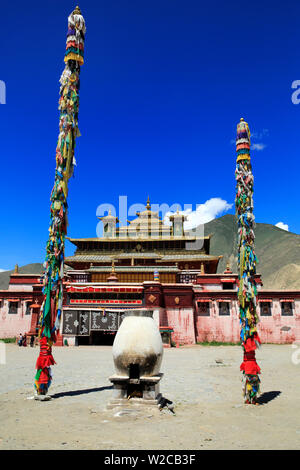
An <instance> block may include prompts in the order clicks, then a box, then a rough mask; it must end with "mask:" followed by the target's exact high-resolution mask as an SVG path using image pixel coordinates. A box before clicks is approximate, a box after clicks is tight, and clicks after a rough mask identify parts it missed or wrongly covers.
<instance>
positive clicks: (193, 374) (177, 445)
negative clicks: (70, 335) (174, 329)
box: [0, 344, 300, 450]
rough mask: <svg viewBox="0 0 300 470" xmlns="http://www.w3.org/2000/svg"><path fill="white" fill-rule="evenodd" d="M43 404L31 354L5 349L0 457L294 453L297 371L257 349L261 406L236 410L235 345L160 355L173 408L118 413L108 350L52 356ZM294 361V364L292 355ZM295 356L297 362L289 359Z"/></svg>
mask: <svg viewBox="0 0 300 470" xmlns="http://www.w3.org/2000/svg"><path fill="white" fill-rule="evenodd" d="M53 354H54V358H55V360H56V362H57V365H55V366H53V367H52V373H53V383H52V386H51V388H50V394H51V395H52V397H53V398H52V400H51V401H49V402H43V403H41V402H37V401H35V400H33V399H32V396H33V379H34V374H35V370H34V366H35V362H36V359H37V356H38V348H30V347H27V348H23V347H22V348H19V347H18V346H16V345H14V344H6V364H0V423H1V428H0V449H11V450H12V449H87V450H88V449H105V450H124V449H126V450H140V449H143V450H158V449H159V450H202V449H299V448H300V393H299V390H300V378H299V372H300V364H298V365H297V362H300V361H296V362H295V361H292V355H293V354H295V349H293V348H292V345H263V346H262V348H261V349H260V350H259V351H258V352H257V361H258V364H259V365H260V367H261V369H262V374H261V381H262V395H261V401H262V403H263V404H262V405H261V406H250V405H244V404H243V399H242V394H241V390H242V384H241V373H240V372H239V366H240V363H241V361H242V350H241V347H239V346H200V345H195V346H191V347H181V348H172V349H165V350H164V357H163V362H162V367H161V371H162V372H163V373H164V376H163V378H162V381H161V393H162V394H163V396H164V397H166V398H168V399H169V400H171V401H172V402H173V403H174V405H175V414H172V413H171V412H170V411H169V410H167V409H165V410H163V411H159V410H158V409H156V408H153V409H150V408H149V409H148V408H147V409H141V410H140V409H139V410H136V409H135V407H134V406H132V405H131V403H130V401H129V402H128V406H126V408H125V409H124V410H123V412H120V411H119V410H117V409H111V410H108V409H106V405H107V404H108V403H109V401H110V398H111V396H112V388H111V383H110V382H109V380H108V377H109V376H110V375H112V374H113V373H114V366H113V360H112V347H110V346H80V347H63V348H54V353H53ZM294 357H295V356H294ZM298 357H299V355H298Z"/></svg>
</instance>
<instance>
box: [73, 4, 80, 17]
mask: <svg viewBox="0 0 300 470" xmlns="http://www.w3.org/2000/svg"><path fill="white" fill-rule="evenodd" d="M73 14H74V15H81V10H80V8H79V6H78V5H77V7H76V8H75V10H74V11H73Z"/></svg>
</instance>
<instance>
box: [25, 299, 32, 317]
mask: <svg viewBox="0 0 300 470" xmlns="http://www.w3.org/2000/svg"><path fill="white" fill-rule="evenodd" d="M30 305H31V302H26V310H25V315H30V314H31V311H30Z"/></svg>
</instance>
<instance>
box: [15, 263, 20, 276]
mask: <svg viewBox="0 0 300 470" xmlns="http://www.w3.org/2000/svg"><path fill="white" fill-rule="evenodd" d="M18 273H19V266H18V265H17V264H16V265H15V274H18Z"/></svg>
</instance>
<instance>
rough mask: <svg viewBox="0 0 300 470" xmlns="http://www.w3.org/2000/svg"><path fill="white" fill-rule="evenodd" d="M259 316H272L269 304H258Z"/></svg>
mask: <svg viewBox="0 0 300 470" xmlns="http://www.w3.org/2000/svg"><path fill="white" fill-rule="evenodd" d="M260 315H261V316H262V317H271V316H272V308H271V302H260Z"/></svg>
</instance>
